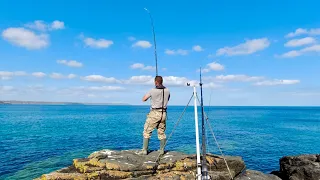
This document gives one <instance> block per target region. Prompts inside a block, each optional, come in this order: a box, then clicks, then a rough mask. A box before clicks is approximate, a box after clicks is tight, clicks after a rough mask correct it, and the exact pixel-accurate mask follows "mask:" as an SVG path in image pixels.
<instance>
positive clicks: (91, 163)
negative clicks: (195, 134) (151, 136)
mask: <svg viewBox="0 0 320 180" xmlns="http://www.w3.org/2000/svg"><path fill="white" fill-rule="evenodd" d="M136 152H137V150H124V151H114V150H101V151H96V152H94V153H92V154H90V155H89V156H88V157H87V158H82V159H74V160H73V165H72V166H70V167H67V168H63V169H61V170H58V171H55V172H52V173H50V174H45V175H42V176H41V177H40V178H41V180H47V179H50V180H51V179H60V180H69V179H90V180H91V179H92V180H93V179H131V180H140V179H149V180H153V179H195V178H196V168H197V164H196V155H187V154H184V153H180V152H174V151H171V152H166V153H165V154H164V155H163V156H161V157H160V158H159V161H158V163H156V162H155V161H156V159H157V158H158V155H159V152H158V151H153V152H150V153H149V154H148V155H146V156H143V155H138V154H136ZM225 159H226V161H227V163H228V167H229V169H230V173H229V171H228V168H227V166H226V164H225V161H224V159H223V158H221V157H220V156H217V155H213V154H207V156H206V160H207V166H208V171H209V172H208V173H209V175H210V176H211V177H212V179H213V180H224V179H225V180H229V179H230V174H231V176H232V177H233V178H234V177H235V176H237V175H238V174H240V173H241V171H242V170H243V169H245V164H244V162H243V160H242V158H241V157H232V156H226V157H225Z"/></svg>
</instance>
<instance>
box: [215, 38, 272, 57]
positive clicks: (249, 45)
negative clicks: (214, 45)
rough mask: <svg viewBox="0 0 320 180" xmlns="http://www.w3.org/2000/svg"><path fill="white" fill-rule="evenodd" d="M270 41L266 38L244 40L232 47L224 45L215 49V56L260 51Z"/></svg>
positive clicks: (267, 45)
mask: <svg viewBox="0 0 320 180" xmlns="http://www.w3.org/2000/svg"><path fill="white" fill-rule="evenodd" d="M269 45H270V41H269V40H268V39H267V38H261V39H252V40H246V42H245V43H242V44H239V45H237V46H234V47H224V48H220V49H218V50H217V52H216V54H217V56H221V55H228V56H235V55H248V54H253V53H255V52H258V51H261V50H263V49H266V48H267V47H269Z"/></svg>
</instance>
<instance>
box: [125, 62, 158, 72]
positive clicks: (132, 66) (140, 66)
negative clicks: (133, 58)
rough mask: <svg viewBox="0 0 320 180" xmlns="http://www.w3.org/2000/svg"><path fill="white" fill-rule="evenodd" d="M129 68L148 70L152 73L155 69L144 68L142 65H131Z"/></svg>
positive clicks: (150, 67)
mask: <svg viewBox="0 0 320 180" xmlns="http://www.w3.org/2000/svg"><path fill="white" fill-rule="evenodd" d="M130 67H131V69H142V70H150V71H153V70H155V69H156V67H153V66H145V65H144V64H141V63H135V64H132V65H131V66H130Z"/></svg>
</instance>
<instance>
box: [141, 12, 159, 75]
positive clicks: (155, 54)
mask: <svg viewBox="0 0 320 180" xmlns="http://www.w3.org/2000/svg"><path fill="white" fill-rule="evenodd" d="M144 10H146V11H147V12H148V14H149V16H150V20H151V27H152V33H153V43H154V58H155V61H156V76H158V57H157V44H156V33H155V31H154V25H153V18H152V16H151V13H150V11H149V10H148V9H147V8H144Z"/></svg>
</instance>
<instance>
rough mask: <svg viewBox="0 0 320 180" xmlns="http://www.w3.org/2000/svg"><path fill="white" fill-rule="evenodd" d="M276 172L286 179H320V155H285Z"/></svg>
mask: <svg viewBox="0 0 320 180" xmlns="http://www.w3.org/2000/svg"><path fill="white" fill-rule="evenodd" d="M276 173H277V174H279V176H280V177H281V178H282V179H284V180H319V179H320V155H319V154H317V155H300V156H285V157H283V158H281V159H280V172H275V174H276Z"/></svg>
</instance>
